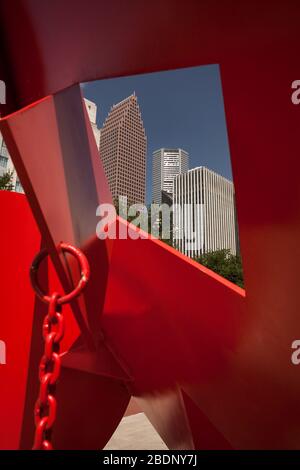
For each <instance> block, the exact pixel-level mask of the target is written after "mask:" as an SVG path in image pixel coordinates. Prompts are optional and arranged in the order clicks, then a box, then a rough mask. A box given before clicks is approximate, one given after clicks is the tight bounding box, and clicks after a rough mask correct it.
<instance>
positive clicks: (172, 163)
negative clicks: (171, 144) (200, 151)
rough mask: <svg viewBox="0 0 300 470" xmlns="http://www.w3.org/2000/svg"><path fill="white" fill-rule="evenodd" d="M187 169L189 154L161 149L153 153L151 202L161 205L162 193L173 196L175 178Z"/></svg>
mask: <svg viewBox="0 0 300 470" xmlns="http://www.w3.org/2000/svg"><path fill="white" fill-rule="evenodd" d="M188 169H189V154H188V153H187V152H186V151H185V150H182V149H167V148H161V149H159V150H156V151H155V152H153V172H152V200H153V201H154V202H155V203H156V204H161V203H162V191H164V192H165V193H168V194H169V195H170V197H172V196H173V180H174V178H175V176H177V175H179V174H181V173H185V172H186V171H188Z"/></svg>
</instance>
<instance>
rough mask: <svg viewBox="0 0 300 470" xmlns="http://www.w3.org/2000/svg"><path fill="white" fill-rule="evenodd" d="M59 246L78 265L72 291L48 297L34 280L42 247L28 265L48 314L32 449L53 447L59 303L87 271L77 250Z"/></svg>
mask: <svg viewBox="0 0 300 470" xmlns="http://www.w3.org/2000/svg"><path fill="white" fill-rule="evenodd" d="M60 248H61V249H62V250H63V251H67V252H69V253H72V254H73V255H74V256H75V257H76V258H77V260H78V262H79V264H80V267H81V279H80V281H79V284H78V286H77V287H75V289H74V290H73V291H72V292H70V293H69V294H67V295H65V296H64V297H62V296H60V295H59V294H58V293H57V292H55V293H53V294H52V295H51V297H50V296H48V295H46V294H44V293H43V291H42V290H41V288H40V286H39V283H38V280H37V272H38V267H39V265H40V263H41V261H42V260H43V259H44V258H45V257H46V256H47V252H46V251H45V250H44V251H41V252H40V253H39V254H38V255H37V256H36V257H35V259H34V261H33V263H32V265H31V269H30V279H31V283H32V286H33V288H34V290H35V292H36V294H37V295H38V296H39V297H40V298H41V299H42V300H43V301H44V302H47V303H48V304H49V309H48V314H47V315H46V317H45V319H44V322H43V338H44V342H45V349H44V354H43V356H42V359H41V361H40V365H39V380H40V391H39V396H38V399H37V401H36V404H35V408H34V417H35V426H36V429H35V437H34V444H33V450H52V449H53V446H52V443H51V435H52V427H53V424H54V422H55V419H56V408H57V403H56V398H55V390H56V383H57V381H58V379H59V376H60V369H61V358H60V355H59V349H60V342H61V340H62V339H63V336H64V318H63V315H62V313H61V310H62V304H64V303H67V302H69V301H70V300H72V299H74V298H75V297H77V296H78V295H79V294H80V293H81V292H82V290H83V288H84V287H85V286H86V284H87V281H88V279H89V275H90V270H89V265H88V261H87V259H86V257H85V255H84V254H83V253H82V252H81V251H80V250H78V249H77V248H75V247H73V246H71V245H67V244H65V243H61V244H60Z"/></svg>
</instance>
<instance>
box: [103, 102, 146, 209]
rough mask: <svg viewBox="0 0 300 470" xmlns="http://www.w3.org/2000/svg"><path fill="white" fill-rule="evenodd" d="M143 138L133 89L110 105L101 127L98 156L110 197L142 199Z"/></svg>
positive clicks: (143, 132)
mask: <svg viewBox="0 0 300 470" xmlns="http://www.w3.org/2000/svg"><path fill="white" fill-rule="evenodd" d="M146 150H147V138H146V134H145V129H144V125H143V121H142V117H141V112H140V108H139V105H138V101H137V97H136V95H135V93H134V94H133V95H131V96H129V97H128V98H126V99H124V100H123V101H121V102H120V103H118V104H115V105H113V106H112V108H111V110H110V112H109V114H108V116H107V118H106V120H105V122H104V125H103V127H102V129H101V139H100V157H101V159H102V163H103V167H104V171H105V174H106V177H107V179H108V183H109V186H110V190H111V193H112V196H113V198H114V199H116V198H117V197H118V196H127V200H128V202H129V204H135V203H142V204H144V203H145V189H146Z"/></svg>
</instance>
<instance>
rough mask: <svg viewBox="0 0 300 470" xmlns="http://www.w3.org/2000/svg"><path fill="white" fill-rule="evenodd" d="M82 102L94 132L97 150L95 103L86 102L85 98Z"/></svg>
mask: <svg viewBox="0 0 300 470" xmlns="http://www.w3.org/2000/svg"><path fill="white" fill-rule="evenodd" d="M84 101H85V105H86V109H87V112H88V115H89V118H90V122H91V125H92V129H93V132H94V136H95V140H96V144H97V147H98V149H99V145H100V129H98V127H97V124H96V118H97V105H96V104H95V103H93V102H92V101H90V100H87V99H86V98H84Z"/></svg>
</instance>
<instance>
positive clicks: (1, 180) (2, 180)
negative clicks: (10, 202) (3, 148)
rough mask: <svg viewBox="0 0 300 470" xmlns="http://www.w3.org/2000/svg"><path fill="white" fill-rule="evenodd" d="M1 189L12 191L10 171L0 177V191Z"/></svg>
mask: <svg viewBox="0 0 300 470" xmlns="http://www.w3.org/2000/svg"><path fill="white" fill-rule="evenodd" d="M1 189H2V190H4V191H12V190H13V189H14V185H13V172H12V171H8V172H6V173H3V175H2V176H0V190H1Z"/></svg>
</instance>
